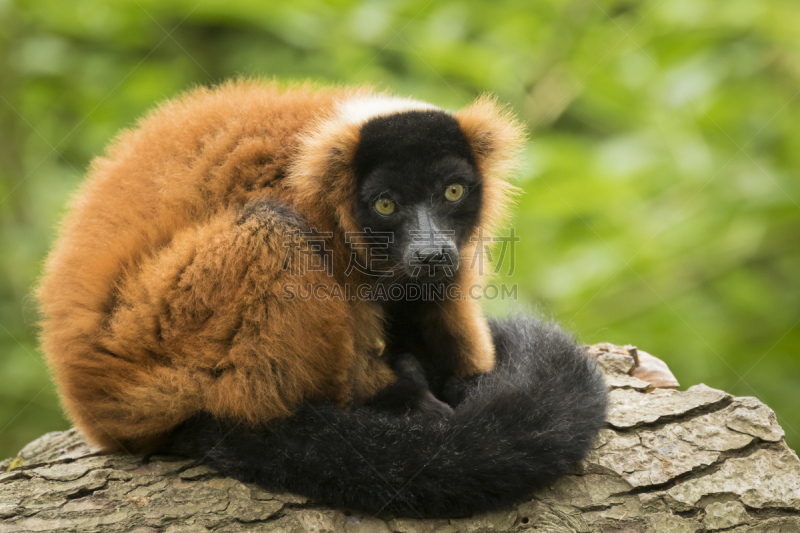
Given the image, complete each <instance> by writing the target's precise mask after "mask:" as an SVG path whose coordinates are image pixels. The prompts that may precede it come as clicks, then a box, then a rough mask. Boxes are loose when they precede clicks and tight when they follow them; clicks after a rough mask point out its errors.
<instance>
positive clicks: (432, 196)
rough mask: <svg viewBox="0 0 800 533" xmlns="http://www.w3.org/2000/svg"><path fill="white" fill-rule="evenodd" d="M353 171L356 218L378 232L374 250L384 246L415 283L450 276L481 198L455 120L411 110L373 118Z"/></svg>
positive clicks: (467, 148)
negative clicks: (355, 189) (354, 174)
mask: <svg viewBox="0 0 800 533" xmlns="http://www.w3.org/2000/svg"><path fill="white" fill-rule="evenodd" d="M355 173H356V187H357V191H356V199H355V201H356V205H357V208H356V218H357V221H358V223H359V224H360V225H361V227H362V228H364V230H365V232H366V231H371V232H375V233H376V234H378V235H376V236H375V238H373V239H371V240H372V242H373V245H374V246H377V245H379V243H380V245H381V246H382V247H383V249H384V250H385V252H384V254H385V255H388V256H389V258H390V262H391V263H393V265H392V267H393V268H394V269H395V270H396V271H398V273H400V272H402V273H404V274H405V275H407V276H408V277H410V278H413V279H415V280H418V281H433V280H439V279H443V278H447V277H452V276H453V275H454V273H455V271H456V270H457V269H458V268H459V265H460V263H461V259H462V258H460V256H459V250H460V249H462V248H463V246H464V245H465V244H467V243H468V241H469V237H470V235H472V233H473V230H474V228H475V225H476V224H477V223H478V215H479V212H480V206H481V196H482V191H481V176H480V174H479V173H478V170H477V168H476V167H475V159H474V157H473V154H472V150H471V148H470V146H469V143H468V142H467V139H466V138H465V137H464V135H463V133H462V132H461V130H460V128H459V125H458V122H457V121H456V119H455V118H453V117H452V116H450V115H448V114H447V113H444V112H441V111H407V112H403V113H397V114H393V115H388V116H383V117H378V118H373V119H371V120H369V121H368V122H366V123H365V124H364V125H363V126H362V128H361V136H360V142H359V145H358V149H357V151H356V157H355ZM387 237H390V239H387ZM387 245H388V250H387ZM376 255H377V254H376Z"/></svg>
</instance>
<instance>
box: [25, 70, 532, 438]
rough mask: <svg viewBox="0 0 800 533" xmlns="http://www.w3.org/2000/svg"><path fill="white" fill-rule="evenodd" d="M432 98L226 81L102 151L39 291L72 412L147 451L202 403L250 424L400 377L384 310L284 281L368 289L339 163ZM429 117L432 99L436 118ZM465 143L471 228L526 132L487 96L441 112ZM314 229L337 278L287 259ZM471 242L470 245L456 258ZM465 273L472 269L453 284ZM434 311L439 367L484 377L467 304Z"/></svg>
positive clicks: (465, 282)
mask: <svg viewBox="0 0 800 533" xmlns="http://www.w3.org/2000/svg"><path fill="white" fill-rule="evenodd" d="M420 109H423V110H430V109H433V106H431V105H430V104H424V103H421V102H415V101H413V100H407V99H401V98H395V97H387V96H384V95H380V94H377V95H376V94H373V93H372V92H371V91H369V90H366V89H336V88H321V89H320V88H314V87H310V86H307V85H302V86H295V87H289V88H281V87H279V86H277V85H276V84H274V83H264V82H260V81H236V82H230V83H226V84H224V85H222V86H220V87H217V88H214V89H205V88H200V89H196V90H194V91H191V92H190V93H188V94H186V95H185V96H183V97H182V98H179V99H176V100H173V101H171V102H167V103H166V104H164V105H162V106H161V107H160V108H159V109H157V110H155V111H154V112H153V113H151V114H150V115H148V116H147V117H145V118H144V119H143V120H141V121H140V122H139V124H138V125H137V127H136V128H135V129H133V130H131V131H127V132H124V133H122V134H121V135H120V136H119V137H118V138H117V139H116V140H115V142H114V143H113V144H112V145H111V146H110V147H109V149H108V150H107V154H106V155H105V156H104V157H101V158H98V159H96V160H95V161H94V162H93V163H92V166H91V169H90V171H89V176H88V177H87V180H86V182H85V184H84V185H83V187H82V189H81V190H80V191H79V193H78V194H77V195H76V197H75V198H74V200H73V201H72V205H71V210H70V212H69V213H68V215H67V216H66V218H65V220H64V222H63V224H62V227H61V231H60V237H59V239H58V241H57V243H56V245H55V247H54V249H53V251H52V252H51V254H50V256H49V257H48V260H47V264H46V266H45V273H44V277H43V279H42V283H41V286H40V288H39V291H38V298H39V302H40V306H41V310H42V315H43V320H42V334H41V342H42V347H43V349H44V352H45V355H46V358H47V361H48V363H49V365H50V366H51V368H52V370H53V372H54V374H55V377H56V381H57V383H58V385H59V390H60V392H61V396H62V401H63V404H64V406H65V408H66V411H67V413H68V414H69V416H70V417H71V418H72V420H73V421H74V423H75V424H76V425H77V426H78V427H79V428H80V429H81V430H82V431H83V432H84V434H86V435H87V437H88V438H89V439H90V440H92V441H93V442H95V443H98V444H100V445H101V446H103V447H104V448H106V449H108V450H128V451H137V450H148V449H150V448H152V447H153V446H156V445H158V443H160V442H161V441H163V439H164V438H165V436H166V435H167V433H168V431H169V430H170V429H171V428H172V427H174V426H175V425H176V424H178V423H180V422H182V421H183V420H185V419H187V418H188V417H190V416H191V415H192V414H194V413H196V412H198V411H207V412H209V413H212V414H213V415H214V416H217V417H220V418H223V419H228V420H236V421H240V420H241V421H244V422H245V423H247V424H250V425H255V424H259V423H263V422H266V421H269V420H272V419H276V418H281V417H285V416H288V415H289V414H290V413H291V412H293V411H294V409H296V408H297V407H298V406H299V405H300V403H301V402H302V401H304V400H314V399H320V400H321V399H326V400H330V401H333V402H335V403H337V404H338V405H345V404H347V403H348V402H352V401H357V400H359V399H361V398H367V397H370V396H372V395H374V394H375V393H377V391H379V390H381V389H382V388H384V387H385V386H386V385H388V384H389V383H391V382H392V381H393V380H394V379H395V377H394V373H393V371H392V369H391V367H390V362H389V361H387V360H385V358H384V359H382V358H380V357H379V355H380V353H381V349H382V346H383V344H382V342H383V338H384V337H385V318H386V316H385V310H384V309H383V308H382V307H381V305H379V304H376V303H375V302H369V301H364V300H355V301H342V300H338V301H337V300H330V299H329V300H321V299H314V300H302V299H295V300H293V301H291V302H286V301H284V300H283V299H282V297H283V290H282V287H284V286H285V285H287V284H291V283H297V282H298V280H302V282H303V283H304V284H328V285H338V286H342V285H345V284H348V285H350V286H353V287H355V286H358V285H359V284H362V283H374V278H373V279H369V278H366V277H365V276H364V275H362V274H360V273H359V272H357V271H356V272H352V273H350V274H349V275H345V272H344V271H345V266H346V265H348V264H349V262H350V251H351V250H350V248H349V246H348V245H347V243H346V233H347V232H348V231H359V230H360V229H361V228H360V227H359V226H358V224H357V222H356V213H355V205H354V204H355V202H354V198H355V196H356V191H355V182H356V178H355V176H354V170H353V160H354V157H355V153H356V151H357V148H358V144H359V139H360V128H361V126H362V125H363V123H364V121H365V120H367V119H369V118H370V117H373V116H375V114H376V113H377V114H378V115H379V116H380V114H382V113H384V114H385V113H394V112H397V111H398V110H399V111H408V110H420ZM439 112H440V113H441V111H439ZM452 116H453V117H455V119H456V120H457V121H458V125H459V127H460V129H461V132H462V134H463V136H464V139H466V142H468V143H469V144H470V147H471V149H472V151H473V152H474V161H475V164H476V165H477V167H478V169H479V171H480V173H481V177H482V180H483V189H484V191H485V193H484V195H483V197H484V201H483V203H482V207H481V210H480V213H479V223H478V225H477V226H476V227H475V228H474V231H475V232H476V233H477V232H479V231H484V230H483V228H482V227H481V226H486V227H487V228H488V227H490V226H491V224H494V223H497V221H498V220H500V219H501V217H502V213H503V210H504V209H505V207H506V206H507V204H508V202H509V200H510V195H511V193H512V192H513V190H514V188H513V186H511V185H510V184H509V183H508V179H507V178H508V171H509V168H510V165H512V162H513V161H514V160H515V158H514V155H515V153H516V151H517V150H518V148H519V145H520V140H521V138H522V136H521V130H520V128H519V126H518V125H517V123H516V122H515V121H514V120H513V118H511V117H510V116H509V115H508V113H507V112H505V111H504V110H503V109H502V108H501V107H499V106H498V105H497V104H495V103H494V102H493V101H492V100H490V99H487V98H483V99H479V100H478V101H476V103H475V104H473V105H472V106H470V107H468V108H466V109H464V110H462V111H460V112H458V113H456V114H453V115H452ZM309 228H314V229H316V231H318V232H320V233H328V234H329V235H331V237H330V238H329V239H328V243H327V246H328V248H329V249H330V250H331V252H332V253H333V259H332V263H333V265H334V271H333V278H329V277H327V276H326V275H325V274H324V273H321V272H306V271H304V270H302V269H301V270H300V271H295V272H294V277H292V275H291V272H290V270H291V269H289V270H287V269H285V268H284V267H285V266H286V264H285V258H286V254H287V248H286V232H291V231H303V230H307V229H309ZM466 253H469V251H468V250H467V252H466ZM454 281H456V282H459V283H460V284H461V285H462V286H464V287H468V286H471V285H472V284H473V283H475V282H476V279H475V275H474V273H473V272H471V271H470V270H469V269H461V270H459V274H458V279H456V280H454ZM439 307H441V308H442V309H443V310H444V312H435V313H432V314H431V317H430V320H428V321H427V323H429V324H430V328H431V329H432V330H436V331H441V332H443V334H444V336H443V338H446V339H448V347H449V349H451V350H457V351H458V357H457V358H455V359H453V361H454V364H453V368H451V369H450V370H452V372H453V373H455V374H457V375H459V376H462V377H463V376H470V375H475V374H478V373H481V372H486V371H488V370H490V369H491V368H492V366H493V364H494V347H493V346H492V343H491V340H490V338H489V334H488V327H487V325H486V319H485V318H484V316H483V312H482V311H481V308H480V303H479V302H478V301H475V300H464V301H458V302H450V301H448V302H444V303H442V304H441V305H440V306H437V308H439Z"/></svg>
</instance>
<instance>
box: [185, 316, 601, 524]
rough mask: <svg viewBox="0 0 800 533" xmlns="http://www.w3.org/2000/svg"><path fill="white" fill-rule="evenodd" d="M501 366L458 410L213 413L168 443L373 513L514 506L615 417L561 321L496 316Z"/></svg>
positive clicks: (241, 472)
mask: <svg viewBox="0 0 800 533" xmlns="http://www.w3.org/2000/svg"><path fill="white" fill-rule="evenodd" d="M491 329H492V334H493V338H494V342H495V345H496V350H497V358H498V362H497V366H496V368H495V370H493V371H492V372H490V373H488V374H485V375H484V376H481V377H480V378H478V379H477V380H476V381H475V383H474V384H473V385H471V387H470V389H469V390H468V392H467V395H466V398H465V399H464V400H463V401H462V402H461V403H460V404H459V405H458V406H457V407H456V409H455V412H454V414H453V415H451V416H450V417H449V418H445V419H442V418H440V417H435V416H430V417H428V416H426V415H422V414H414V415H412V416H394V415H388V414H386V413H381V412H379V411H376V410H373V409H369V408H366V407H360V408H356V409H353V410H350V411H342V410H340V409H338V408H336V407H335V406H333V405H330V404H305V405H303V407H302V408H301V409H300V410H299V411H298V412H297V413H296V414H295V415H293V416H292V417H291V418H289V419H286V420H284V421H282V422H281V423H279V424H276V425H275V426H274V427H272V428H270V429H269V430H262V431H259V432H252V431H245V430H241V429H237V428H236V427H231V426H227V427H226V426H225V425H223V424H221V423H220V422H218V421H215V420H213V419H211V418H210V417H208V416H205V415H200V416H198V417H195V418H193V419H190V420H189V421H187V422H186V423H184V424H183V425H181V426H180V427H178V428H177V429H176V432H175V435H174V439H173V441H172V444H171V447H170V451H171V452H173V453H178V454H181V455H187V456H191V457H196V458H198V459H202V460H203V462H205V463H207V464H209V465H211V466H214V467H216V468H218V469H219V470H220V471H222V472H223V473H225V474H227V475H230V476H233V477H235V478H238V479H240V480H242V481H246V482H255V483H258V484H259V485H262V486H263V487H265V488H267V489H269V490H274V491H288V492H294V493H298V494H302V495H305V496H308V497H310V498H312V499H315V500H319V501H323V502H325V503H328V504H331V505H335V506H341V507H350V508H355V509H358V510H361V511H366V512H369V513H375V514H378V513H389V514H394V515H402V516H409V517H414V518H420V517H426V518H427V517H454V516H468V515H471V514H473V513H480V512H484V511H489V510H492V509H497V508H501V507H504V506H507V505H510V504H512V503H514V502H516V501H520V500H521V499H524V498H525V497H526V496H529V495H530V494H531V492H532V491H533V490H535V489H537V488H539V487H541V486H543V485H546V484H548V483H550V482H552V481H553V480H555V479H556V478H558V477H560V476H562V475H564V474H565V473H566V472H567V470H568V468H569V467H570V465H572V464H574V463H576V462H577V461H580V460H581V459H582V458H583V457H584V456H585V455H586V453H587V452H588V451H589V449H590V447H591V444H592V441H593V439H594V437H595V436H596V434H597V432H598V430H599V429H600V427H601V426H602V425H603V423H604V420H605V410H606V388H605V385H604V383H603V379H602V377H601V375H600V373H599V372H598V370H597V369H596V367H595V364H594V362H592V361H590V360H589V359H588V358H587V357H586V355H585V354H584V352H583V350H582V349H581V348H580V347H579V346H577V345H576V344H575V342H574V341H573V339H572V338H571V337H570V336H569V335H567V334H566V333H564V332H563V331H562V330H560V329H559V328H558V327H557V326H554V325H551V324H547V323H543V322H539V321H537V320H534V319H530V318H516V319H510V320H498V321H494V322H492V324H491Z"/></svg>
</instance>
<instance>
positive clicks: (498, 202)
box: [455, 95, 525, 233]
mask: <svg viewBox="0 0 800 533" xmlns="http://www.w3.org/2000/svg"><path fill="white" fill-rule="evenodd" d="M455 117H456V119H457V120H458V123H459V125H460V126H461V131H462V132H463V133H464V136H465V137H466V138H467V141H468V142H469V144H470V146H471V147H472V153H473V155H474V156H475V162H476V164H477V166H478V170H479V171H480V173H481V175H482V178H483V185H484V186H483V207H482V209H481V216H480V224H479V225H480V226H481V228H482V229H483V231H484V232H487V233H491V232H492V231H493V230H495V229H496V228H497V227H498V226H499V225H500V224H502V223H503V221H504V219H505V217H506V215H507V210H508V207H509V205H510V203H511V201H512V199H513V197H514V196H515V194H516V193H517V192H518V191H519V189H518V188H517V187H516V186H514V185H512V184H511V183H510V182H509V179H511V178H512V177H513V175H514V173H515V172H516V171H517V169H518V167H519V152H520V150H521V149H522V146H523V144H524V142H525V131H524V128H523V127H522V125H521V124H520V123H519V121H518V120H517V119H516V118H515V117H514V116H513V115H512V114H511V113H510V112H509V111H508V110H507V109H506V108H505V107H503V106H502V105H500V104H499V103H498V102H497V100H496V99H495V98H494V97H491V96H488V95H484V96H481V97H480V98H478V99H477V100H476V101H475V102H473V103H472V104H471V105H470V106H468V107H466V108H464V109H462V110H461V111H459V112H458V113H456V114H455Z"/></svg>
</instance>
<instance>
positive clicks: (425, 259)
mask: <svg viewBox="0 0 800 533" xmlns="http://www.w3.org/2000/svg"><path fill="white" fill-rule="evenodd" d="M446 255H447V252H446V251H445V250H444V248H442V247H440V246H438V247H437V246H431V247H429V248H422V249H420V248H417V249H416V250H414V259H415V260H416V261H418V262H419V263H422V264H424V265H430V264H432V263H441V262H442V261H444V259H445V258H446Z"/></svg>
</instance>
